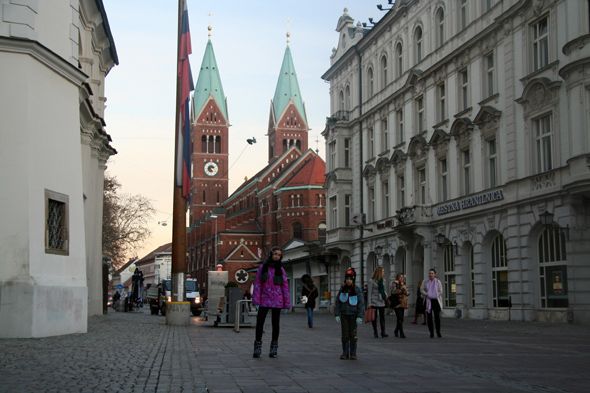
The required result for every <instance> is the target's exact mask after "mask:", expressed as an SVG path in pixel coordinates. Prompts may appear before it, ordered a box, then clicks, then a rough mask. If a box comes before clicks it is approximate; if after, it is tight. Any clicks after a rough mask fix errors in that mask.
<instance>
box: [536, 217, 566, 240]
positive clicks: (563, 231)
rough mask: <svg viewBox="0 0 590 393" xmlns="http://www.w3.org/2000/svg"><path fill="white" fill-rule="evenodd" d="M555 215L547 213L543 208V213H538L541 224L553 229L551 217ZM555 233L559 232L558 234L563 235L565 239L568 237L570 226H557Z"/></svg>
mask: <svg viewBox="0 0 590 393" xmlns="http://www.w3.org/2000/svg"><path fill="white" fill-rule="evenodd" d="M554 217H555V214H553V213H549V212H548V211H547V210H545V212H544V213H541V214H539V218H540V219H541V224H543V226H544V227H545V228H547V229H551V230H553V229H555V228H554V227H553V218H554ZM557 233H559V234H560V235H563V236H564V237H565V240H569V239H570V226H569V225H566V227H565V228H561V227H558V228H557Z"/></svg>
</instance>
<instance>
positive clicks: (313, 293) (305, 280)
mask: <svg viewBox="0 0 590 393" xmlns="http://www.w3.org/2000/svg"><path fill="white" fill-rule="evenodd" d="M301 283H302V284H303V287H302V288H301V297H302V298H303V296H305V297H306V298H307V302H306V303H305V308H306V309H307V326H309V327H310V328H312V327H313V309H314V308H315V300H316V299H317V297H318V287H316V286H315V285H314V283H313V278H311V277H310V276H309V274H304V275H303V276H302V277H301Z"/></svg>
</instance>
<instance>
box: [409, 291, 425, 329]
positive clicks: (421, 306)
mask: <svg viewBox="0 0 590 393" xmlns="http://www.w3.org/2000/svg"><path fill="white" fill-rule="evenodd" d="M421 287H422V281H418V286H417V287H416V288H418V290H417V291H416V311H415V315H414V320H413V321H412V323H413V324H414V325H415V324H417V323H418V317H419V316H420V315H424V322H422V325H426V304H425V303H424V298H423V297H422V291H420V288H421Z"/></svg>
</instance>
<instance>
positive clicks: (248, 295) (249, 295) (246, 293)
mask: <svg viewBox="0 0 590 393" xmlns="http://www.w3.org/2000/svg"><path fill="white" fill-rule="evenodd" d="M242 300H252V294H250V291H248V290H247V289H246V290H245V291H244V295H243V296H242ZM247 304H248V311H250V310H251V308H250V302H248V303H247Z"/></svg>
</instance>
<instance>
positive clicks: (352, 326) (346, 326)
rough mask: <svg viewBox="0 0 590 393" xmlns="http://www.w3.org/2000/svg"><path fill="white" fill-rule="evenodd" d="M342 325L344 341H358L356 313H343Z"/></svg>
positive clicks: (341, 317)
mask: <svg viewBox="0 0 590 393" xmlns="http://www.w3.org/2000/svg"><path fill="white" fill-rule="evenodd" d="M340 326H341V328H342V342H343V343H347V342H349V341H350V342H351V343H355V342H356V327H357V324H356V315H341V316H340Z"/></svg>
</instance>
